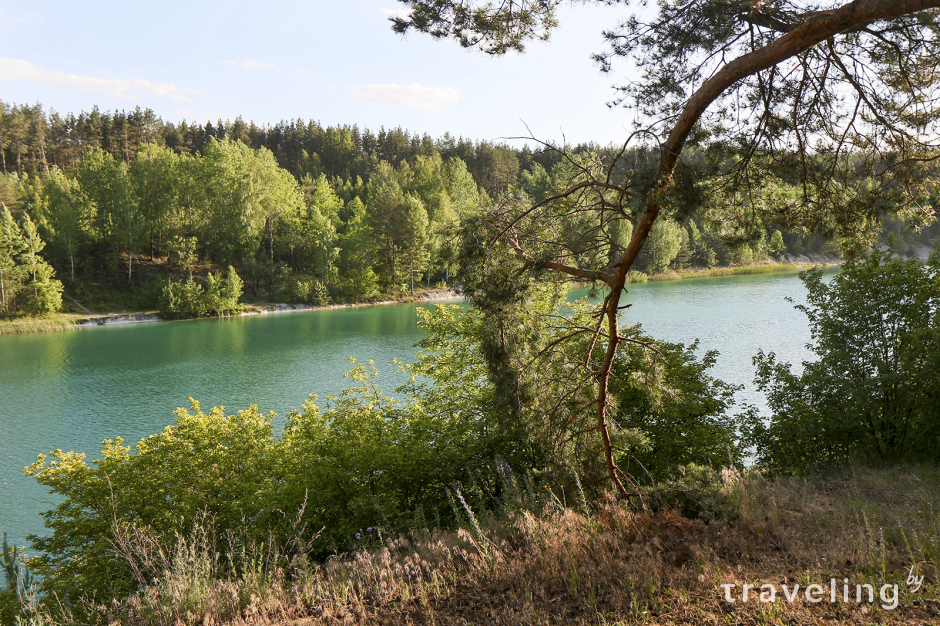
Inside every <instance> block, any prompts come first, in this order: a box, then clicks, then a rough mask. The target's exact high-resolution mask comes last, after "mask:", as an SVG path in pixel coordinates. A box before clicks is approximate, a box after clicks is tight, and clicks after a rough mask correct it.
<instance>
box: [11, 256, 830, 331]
mask: <svg viewBox="0 0 940 626" xmlns="http://www.w3.org/2000/svg"><path fill="white" fill-rule="evenodd" d="M841 262H842V261H841V259H838V258H835V257H815V256H814V257H802V256H801V257H785V258H784V259H783V260H782V261H762V262H758V263H752V264H750V265H742V266H730V267H712V268H689V269H685V270H678V271H677V270H669V271H667V272H664V273H662V274H654V275H652V276H648V275H646V274H640V273H631V275H630V280H629V282H632V283H642V282H647V281H651V282H656V281H669V280H683V279H686V278H710V277H719V276H736V275H747V274H778V273H779V274H783V273H795V272H800V271H802V270H805V269H808V268H810V267H814V266H816V265H825V266H828V265H838V264H840V263H841ZM458 298H461V296H460V294H459V293H458V292H457V291H456V290H455V289H453V288H437V289H423V290H420V291H415V293H414V295H409V296H404V297H393V296H382V297H380V299H376V300H370V301H366V302H354V303H340V304H328V305H323V306H319V305H311V304H284V303H250V304H245V305H244V308H243V310H242V311H241V313H239V314H238V315H241V316H244V315H267V314H271V313H290V312H296V311H318V310H327V309H343V308H350V307H361V306H378V305H388V304H403V303H409V302H429V301H438V300H454V299H458ZM73 302H74V301H73ZM75 304H78V303H77V302H76V303H75ZM79 306H80V305H79ZM163 321H171V320H165V319H163V318H162V317H160V316H159V315H158V314H157V313H156V312H153V311H135V312H120V313H117V312H112V313H92V312H88V313H57V314H53V315H50V316H47V317H24V318H17V319H13V320H2V321H0V335H9V334H24V333H34V332H45V331H57V330H77V329H81V328H88V327H92V326H116V325H124V324H144V323H152V322H163Z"/></svg>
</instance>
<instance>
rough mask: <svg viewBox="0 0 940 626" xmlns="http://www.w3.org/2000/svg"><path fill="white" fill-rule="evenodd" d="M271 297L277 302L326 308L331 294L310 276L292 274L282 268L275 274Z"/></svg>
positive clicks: (324, 286)
mask: <svg viewBox="0 0 940 626" xmlns="http://www.w3.org/2000/svg"><path fill="white" fill-rule="evenodd" d="M271 297H272V298H273V299H274V300H275V301H276V302H294V303H306V304H316V305H319V306H326V305H328V304H329V303H330V292H329V290H328V289H327V288H326V285H324V284H323V283H322V282H320V281H319V280H317V279H316V278H311V277H309V276H300V275H296V274H291V273H290V271H289V270H288V269H287V268H286V267H284V266H280V267H278V268H277V270H276V271H275V273H274V282H273V285H272V289H271Z"/></svg>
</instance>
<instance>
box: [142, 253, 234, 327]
mask: <svg viewBox="0 0 940 626" xmlns="http://www.w3.org/2000/svg"><path fill="white" fill-rule="evenodd" d="M243 286H244V283H243V282H242V279H241V278H240V277H239V276H238V273H237V272H236V271H235V268H234V267H232V266H231V265H230V266H229V268H228V275H227V276H226V278H225V279H223V278H222V276H221V275H218V274H213V273H212V272H209V275H208V276H207V277H206V284H205V287H203V285H200V284H199V283H198V282H196V281H195V280H193V279H192V278H189V279H188V280H187V281H186V282H176V281H174V280H168V281H167V283H166V286H165V287H164V288H163V295H162V297H161V299H160V314H161V315H162V316H163V317H166V318H178V317H202V316H204V315H216V316H223V315H230V314H232V313H235V312H237V311H238V310H239V308H240V305H239V303H238V301H239V300H240V299H241V296H242V287H243Z"/></svg>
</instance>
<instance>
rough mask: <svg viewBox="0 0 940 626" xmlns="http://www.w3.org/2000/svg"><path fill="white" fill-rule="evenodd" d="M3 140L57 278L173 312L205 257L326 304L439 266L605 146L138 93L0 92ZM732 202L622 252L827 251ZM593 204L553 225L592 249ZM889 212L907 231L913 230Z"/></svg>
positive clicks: (5, 189) (705, 255) (716, 260)
mask: <svg viewBox="0 0 940 626" xmlns="http://www.w3.org/2000/svg"><path fill="white" fill-rule="evenodd" d="M0 148H2V152H3V159H2V160H0V166H2V167H3V169H4V172H5V173H4V174H3V175H2V176H0V203H2V204H3V206H6V207H7V208H8V209H9V211H10V213H11V216H12V217H13V218H14V219H15V221H16V222H17V223H19V224H20V226H19V228H21V229H26V228H31V227H33V226H34V227H35V229H36V234H35V236H36V237H38V238H39V239H38V240H39V241H42V242H44V245H45V244H48V245H45V250H44V253H43V255H44V258H45V259H46V260H48V262H49V263H50V264H51V266H52V267H53V268H55V270H56V272H58V276H59V278H60V279H62V280H63V282H64V285H65V288H66V292H67V293H68V294H69V295H70V296H72V297H74V298H77V299H79V300H81V301H84V302H85V303H86V304H88V305H90V306H95V307H98V308H114V307H116V306H126V307H131V308H138V309H140V308H153V307H157V306H159V307H161V309H162V310H163V311H164V313H166V314H170V315H186V314H188V313H191V314H195V313H196V312H197V311H200V310H203V309H205V307H202V306H201V305H199V306H196V305H195V304H194V305H193V306H192V307H187V306H183V305H181V304H180V303H181V302H184V301H185V302H193V303H195V302H197V301H198V299H193V298H189V299H187V298H183V299H182V300H181V299H180V297H179V294H181V293H189V294H194V293H195V292H196V291H197V290H199V289H203V285H201V284H200V282H199V281H207V280H208V272H211V271H215V272H216V276H218V275H219V274H221V273H226V272H228V268H229V267H232V268H233V270H232V271H234V272H235V274H234V275H233V277H237V278H238V279H239V281H243V282H244V286H245V290H246V291H247V292H248V293H249V294H250V297H251V298H252V299H255V300H257V299H263V298H268V299H271V300H275V301H282V302H306V303H310V304H328V303H330V302H342V301H361V300H368V299H370V298H374V297H377V296H378V295H379V294H394V293H397V294H404V293H407V292H413V291H414V289H415V288H418V287H421V286H424V287H430V286H444V285H449V284H452V283H453V277H454V269H455V265H454V263H455V261H454V259H455V258H456V255H457V252H458V248H459V246H460V236H459V235H458V230H459V229H458V226H459V225H460V224H461V223H462V222H466V221H467V220H468V219H471V218H472V217H473V216H474V215H477V214H479V213H480V212H481V210H483V209H486V208H487V207H490V206H492V205H493V204H494V202H497V201H503V200H505V199H506V198H510V199H514V201H515V202H518V203H538V202H542V201H544V200H545V199H546V198H550V197H551V196H552V194H555V193H558V191H559V190H560V189H563V188H564V186H565V185H566V184H568V183H569V182H570V181H571V180H572V176H573V175H574V174H576V172H577V171H578V167H579V166H578V165H577V163H576V162H575V161H574V160H572V156H571V155H576V158H578V159H581V160H582V161H589V160H597V161H604V160H610V158H611V156H612V149H610V148H604V147H600V146H596V145H582V146H576V147H568V149H567V150H564V151H563V150H559V149H556V148H555V147H553V146H550V145H545V146H542V147H540V148H538V149H536V150H531V149H530V148H529V147H527V146H526V147H523V148H521V149H513V148H510V147H508V146H506V145H501V144H500V145H497V144H492V143H489V142H476V143H474V142H472V141H470V140H466V139H463V138H459V139H454V138H453V137H451V136H450V135H447V134H445V135H444V137H443V138H440V139H437V140H432V139H431V138H430V137H429V136H428V135H426V134H425V135H421V136H419V135H417V134H411V133H409V132H407V131H404V130H401V129H393V130H390V131H386V130H385V129H380V131H379V132H378V133H375V134H373V133H372V132H371V131H369V130H363V131H360V130H359V129H358V127H356V126H343V127H326V128H324V127H322V126H321V125H319V124H318V123H316V122H312V121H311V122H306V123H304V122H302V121H301V120H295V121H292V122H281V123H279V124H277V125H273V126H264V127H260V126H256V125H255V124H254V123H246V122H244V121H243V120H242V119H241V118H238V119H236V120H235V121H234V122H222V121H219V122H218V123H217V124H215V125H213V124H211V123H207V124H206V125H204V126H203V125H188V124H187V123H186V122H185V121H184V122H181V123H180V124H173V123H172V122H165V121H163V120H161V119H160V118H159V117H157V116H156V115H155V114H154V113H153V111H151V110H149V109H147V110H141V109H139V108H138V109H135V110H134V111H132V112H131V113H125V112H123V111H122V112H114V113H102V112H100V111H98V109H97V108H95V109H93V110H92V111H91V113H84V112H83V113H80V114H79V115H77V116H76V115H71V114H70V115H67V116H62V115H59V114H58V113H55V112H52V113H49V114H48V115H47V114H46V113H45V112H44V110H43V107H42V106H41V105H38V104H37V105H34V106H26V105H15V104H13V105H7V104H5V103H3V102H0ZM651 155H652V152H651V151H650V150H648V149H643V148H636V149H633V159H632V163H633V166H632V167H633V168H634V169H638V170H642V169H644V168H647V169H648V168H649V167H650V165H651V164H652V163H653V162H654V159H652V158H651ZM694 161H695V159H694V158H693V159H691V160H690V163H692V164H693V165H694ZM690 167H691V166H690ZM620 175H625V173H621V174H620ZM778 195H779V196H780V197H785V196H786V190H785V189H784V190H782V191H780V193H779V194H778ZM500 199H503V200H500ZM735 210H736V209H735V207H734V206H732V205H730V204H725V205H719V206H710V205H709V204H708V203H707V202H704V203H698V204H697V205H696V206H695V207H693V208H691V209H688V210H686V211H685V212H680V213H677V215H676V216H675V217H674V218H670V219H664V220H662V221H661V222H659V223H657V224H656V226H655V228H654V229H653V231H652V233H651V235H650V242H649V245H648V246H646V248H645V249H644V251H643V253H642V254H641V256H640V258H639V259H638V261H637V264H636V267H635V270H636V271H637V272H641V273H647V274H658V273H663V272H668V271H671V270H682V269H685V268H690V267H712V266H715V265H746V264H749V263H752V262H755V261H759V260H761V259H765V258H768V257H777V258H781V257H783V256H784V255H786V254H811V253H816V254H819V253H823V254H830V255H838V253H839V252H838V246H837V245H835V243H834V241H833V240H831V239H830V238H826V237H825V236H821V235H819V234H812V233H805V232H801V229H800V228H799V227H797V226H794V225H788V224H785V223H776V222H772V221H768V222H766V223H764V224H762V225H760V227H759V228H757V229H756V230H755V229H752V230H751V232H749V233H746V234H745V235H746V236H742V235H741V233H738V232H734V231H729V230H728V229H727V228H726V227H725V226H723V224H724V223H726V222H728V219H726V218H728V217H729V216H733V213H734V212H735ZM595 217H596V216H595ZM584 219H587V221H588V222H592V220H593V222H592V223H591V224H589V223H587V222H585V221H584ZM25 220H29V222H30V223H31V224H32V225H33V226H29V227H28V226H27V225H26V221H25ZM596 222H597V220H596V219H595V218H594V217H590V216H588V217H587V218H585V217H584V216H582V217H581V218H579V219H577V220H568V222H567V223H566V224H565V225H563V226H562V227H561V228H562V230H564V231H565V232H566V234H565V236H564V238H565V239H566V240H567V241H569V243H572V244H573V249H575V250H577V248H578V245H581V246H582V247H583V248H584V249H585V250H587V249H588V248H590V247H591V246H590V245H589V243H590V242H588V241H587V239H586V237H587V235H586V234H585V233H590V232H592V229H594V228H595V227H596V226H598V224H597V223H596ZM592 224H593V225H592ZM608 226H610V227H611V228H612V229H613V230H612V231H611V233H610V234H611V235H612V236H611V237H610V241H611V243H609V244H607V247H606V248H605V249H606V250H607V251H606V252H604V253H603V254H613V251H615V250H617V249H618V246H620V247H622V245H624V244H625V243H626V242H627V241H629V239H630V237H631V235H632V226H631V225H630V224H629V223H628V221H626V220H621V221H620V222H619V223H616V224H614V225H612V226H611V225H607V226H603V225H602V227H603V228H607V227H608ZM896 226H897V230H898V232H899V234H898V235H897V236H898V237H908V238H910V239H911V243H910V245H911V246H914V245H915V244H916V241H915V240H917V241H920V240H922V239H924V238H925V237H926V235H922V236H920V239H917V237H913V238H911V236H910V235H909V233H908V229H906V228H901V226H903V224H901V223H900V222H899V223H898V224H897V225H896ZM579 238H581V239H583V240H584V241H583V242H581V243H580V244H579V243H578V242H577V241H575V240H577V239H579ZM596 253H597V251H596V250H595V252H593V253H592V254H596ZM582 256H584V255H582ZM581 261H582V262H588V260H587V258H586V257H585V258H582V259H581ZM229 275H231V273H229ZM51 279H52V275H51V274H50V280H51ZM174 280H176V281H178V282H176V283H174V282H173V281H174ZM49 284H52V283H49ZM205 286H206V288H207V287H208V283H206V285H205ZM174 290H175V291H174ZM174 294H175V295H174ZM12 302H13V300H12V299H10V300H9V304H7V303H5V305H4V309H3V311H4V312H5V313H8V314H11V313H15V312H17V311H20V312H27V313H37V312H38V313H41V312H43V311H47V310H54V309H55V308H57V306H58V304H57V303H58V300H55V299H54V298H53V299H48V298H47V299H45V300H43V299H40V302H43V303H44V305H43V307H41V308H39V309H37V308H36V306H34V305H30V306H25V305H24V306H17V307H13V305H12ZM20 302H21V303H24V302H26V301H25V300H23V299H21V300H20ZM67 302H68V300H67ZM34 304H35V303H34ZM181 306H182V308H180V307H181ZM209 308H210V309H212V310H215V308H216V307H209Z"/></svg>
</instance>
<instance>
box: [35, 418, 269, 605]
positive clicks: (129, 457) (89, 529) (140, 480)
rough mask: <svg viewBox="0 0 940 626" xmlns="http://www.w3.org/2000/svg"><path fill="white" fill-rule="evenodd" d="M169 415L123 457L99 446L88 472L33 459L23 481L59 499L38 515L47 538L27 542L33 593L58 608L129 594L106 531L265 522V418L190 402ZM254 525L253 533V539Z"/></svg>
mask: <svg viewBox="0 0 940 626" xmlns="http://www.w3.org/2000/svg"><path fill="white" fill-rule="evenodd" d="M192 410H193V411H194V413H190V412H189V411H186V410H185V409H179V410H178V411H177V419H176V421H175V422H174V424H173V425H171V426H168V427H167V428H166V429H165V430H164V431H163V432H161V433H159V434H156V435H151V436H150V437H147V438H145V439H143V440H141V441H140V442H139V443H138V444H137V445H136V446H135V448H134V451H133V454H132V453H131V449H130V448H129V447H127V446H123V445H122V440H121V439H116V440H108V441H105V442H104V448H103V449H102V451H101V458H100V459H98V460H96V461H94V462H93V463H92V464H91V465H88V464H87V463H86V462H85V455H84V454H76V453H74V452H62V451H61V450H57V451H55V452H53V453H51V455H50V457H48V458H47V457H46V456H44V455H40V457H39V460H37V461H36V463H34V464H32V465H31V466H29V467H28V468H27V470H26V472H27V474H29V475H31V476H33V477H35V478H36V479H37V480H38V481H39V482H40V484H42V485H45V486H47V487H49V488H50V489H51V490H52V491H54V492H55V493H58V494H59V495H60V496H62V497H63V502H62V503H61V504H59V505H58V506H57V507H55V508H54V509H52V510H50V511H47V512H46V513H44V515H45V517H46V523H47V526H48V527H49V528H50V530H51V531H52V532H51V534H50V535H49V536H44V537H30V538H29V539H30V540H31V541H32V543H33V546H34V547H35V548H36V549H37V550H39V551H41V554H40V556H38V557H36V558H35V560H34V561H33V567H34V571H35V572H36V573H37V574H38V575H39V576H40V577H41V579H42V583H41V588H42V590H43V591H45V592H46V593H50V592H53V591H54V592H55V593H56V594H57V595H58V597H60V598H61V599H62V600H63V601H65V602H75V601H76V600H77V599H78V598H79V597H80V596H82V595H83V594H87V595H88V597H90V598H100V599H107V598H111V597H120V596H122V595H126V594H128V593H131V592H133V591H134V589H135V588H136V582H135V581H134V580H133V576H132V572H130V571H128V569H127V567H128V566H127V564H126V563H125V564H121V563H120V561H118V560H116V559H115V555H114V551H113V546H112V545H111V543H110V539H112V538H113V537H114V534H113V533H114V531H115V528H114V526H115V525H127V524H134V525H137V526H138V527H141V528H145V529H149V530H151V531H153V532H154V533H156V534H158V535H159V536H164V537H166V538H168V539H169V538H170V537H169V535H171V534H172V533H173V531H181V532H185V531H188V530H189V529H191V528H192V526H193V524H194V523H195V522H196V521H197V520H198V519H199V518H200V516H201V515H204V514H208V515H209V516H211V517H212V518H214V519H216V520H217V523H218V524H219V526H220V528H221V529H225V528H235V527H236V526H240V525H241V524H242V523H243V522H244V521H245V520H246V519H251V518H255V519H256V520H259V515H262V514H266V517H264V520H267V519H270V517H271V515H272V513H271V511H270V509H266V507H267V506H269V505H270V502H268V501H267V498H268V497H270V495H271V486H272V480H274V476H275V472H274V470H275V467H274V465H273V463H274V458H273V456H272V454H271V452H272V449H273V446H274V443H273V440H272V428H271V419H272V418H273V416H271V415H269V416H264V415H261V414H260V413H259V412H258V410H257V407H251V408H249V409H248V410H245V411H240V412H238V413H237V414H236V415H229V416H226V415H225V414H224V413H223V410H222V408H221V407H220V408H216V409H213V410H212V411H210V412H209V413H204V412H202V411H200V410H199V406H198V404H197V403H195V402H193V406H192ZM264 527H265V525H264V523H263V521H262V522H261V523H259V524H258V526H256V527H255V528H257V529H258V533H259V535H258V537H256V539H262V538H263V534H264V533H265V530H264Z"/></svg>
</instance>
